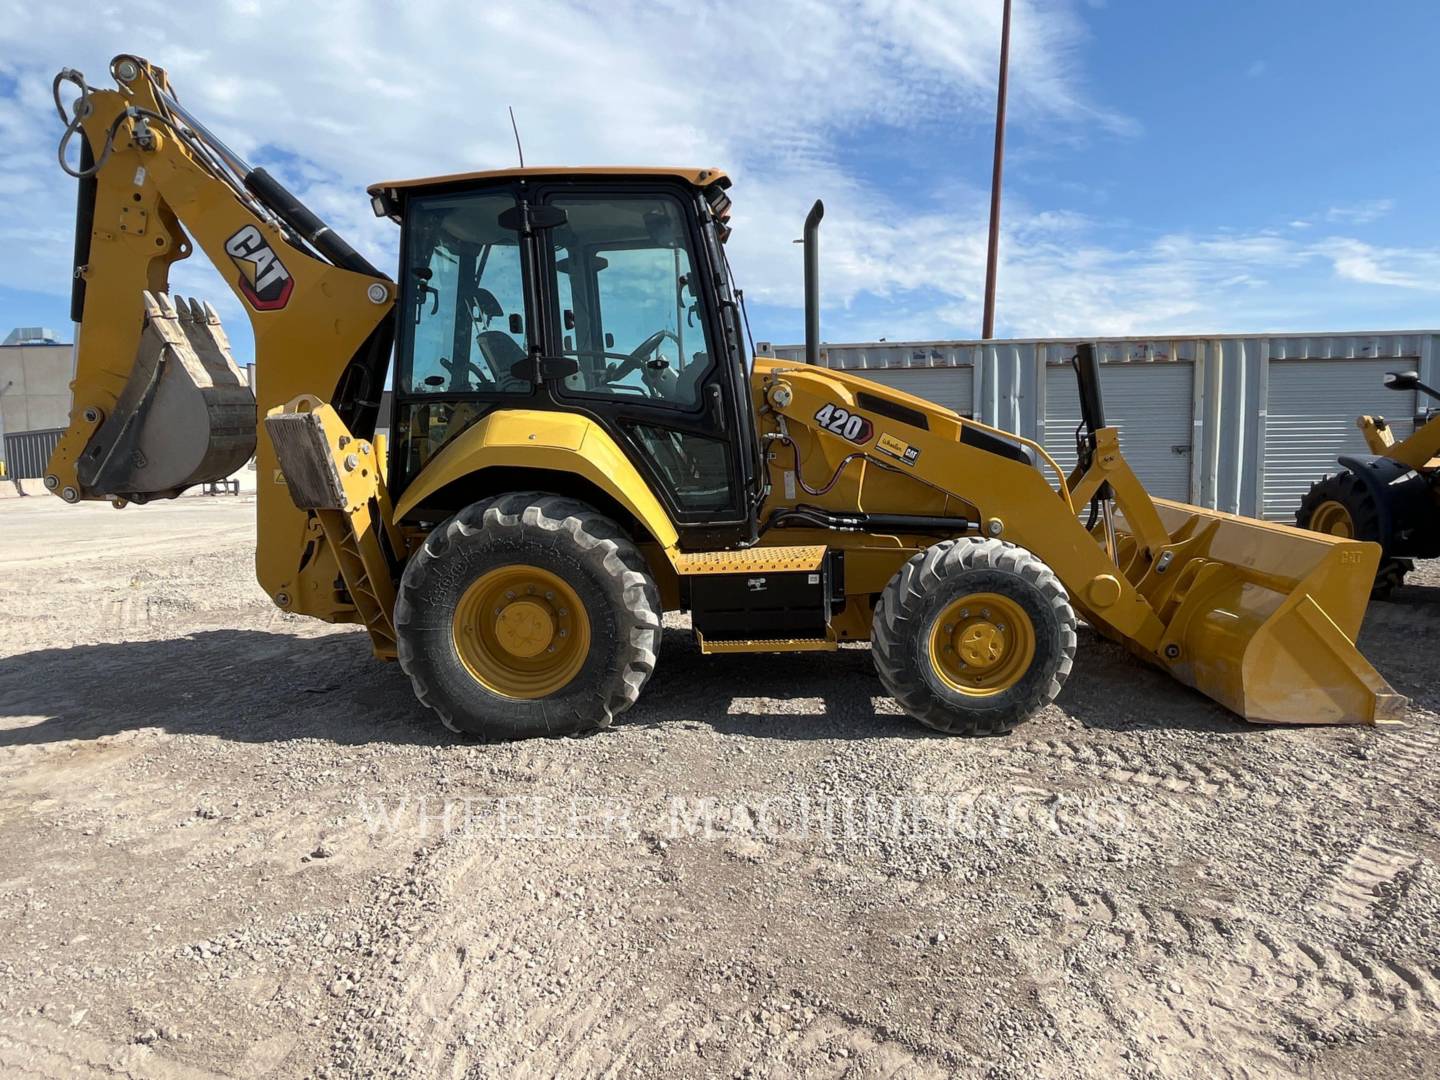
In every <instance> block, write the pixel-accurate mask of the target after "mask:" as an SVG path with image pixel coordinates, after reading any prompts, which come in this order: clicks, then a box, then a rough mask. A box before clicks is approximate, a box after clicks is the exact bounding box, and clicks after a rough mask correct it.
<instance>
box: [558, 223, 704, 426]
mask: <svg viewBox="0 0 1440 1080" xmlns="http://www.w3.org/2000/svg"><path fill="white" fill-rule="evenodd" d="M551 204H552V205H554V206H556V207H558V208H560V209H562V210H564V211H565V223H564V224H563V225H561V226H558V227H556V228H554V229H552V230H550V234H551V236H550V241H549V242H550V244H551V246H552V254H553V267H554V274H555V282H554V295H555V297H556V302H557V306H558V308H559V312H558V314H559V318H560V322H561V325H560V326H559V327H558V329H557V332H556V334H555V339H556V340H557V341H560V342H561V351H562V353H563V355H565V356H567V357H570V358H573V359H574V360H575V362H576V366H577V370H576V371H575V373H574V374H572V375H569V376H567V377H566V378H565V379H564V380H563V383H562V387H563V389H562V393H564V394H566V395H570V396H575V397H586V398H609V399H614V400H625V401H632V402H637V403H642V402H643V403H646V404H655V405H661V406H668V407H672V408H676V409H685V410H694V409H697V408H698V407H699V405H700V386H701V383H702V382H703V381H704V379H705V375H706V373H707V372H708V371H709V370H710V366H711V359H710V358H711V355H712V350H711V347H710V342H709V340H708V338H707V329H706V328H707V326H708V320H707V318H706V312H705V310H704V307H703V301H702V299H701V297H700V292H701V289H700V283H699V281H698V279H697V278H696V275H695V266H696V263H697V260H696V259H695V257H694V252H693V250H692V247H691V241H690V233H689V230H688V228H687V227H686V223H685V215H684V210H683V208H682V206H681V204H680V202H679V200H677V199H674V198H671V197H669V196H666V195H645V196H633V197H627V196H619V195H614V196H603V197H562V198H555V199H552V200H551Z"/></svg>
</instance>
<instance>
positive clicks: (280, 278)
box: [225, 225, 295, 311]
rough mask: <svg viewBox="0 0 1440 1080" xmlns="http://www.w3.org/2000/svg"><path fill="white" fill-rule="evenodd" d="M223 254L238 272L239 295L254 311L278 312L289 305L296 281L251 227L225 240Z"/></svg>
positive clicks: (262, 238)
mask: <svg viewBox="0 0 1440 1080" xmlns="http://www.w3.org/2000/svg"><path fill="white" fill-rule="evenodd" d="M225 251H226V253H227V254H228V255H229V256H230V258H231V259H233V260H234V261H235V265H236V266H238V267H239V268H240V291H241V292H242V293H243V294H244V295H245V299H246V300H248V301H249V302H250V306H251V307H253V308H254V309H255V310H256V311H278V310H280V309H281V308H283V307H284V306H285V305H286V304H287V303H289V302H290V293H291V292H293V291H294V289H295V279H294V278H292V277H291V276H290V271H288V270H286V269H285V264H284V263H282V262H281V261H280V258H279V256H277V255H276V254H275V252H274V250H273V249H272V248H271V247H270V244H269V243H268V242H267V241H266V240H265V238H264V237H263V236H261V235H260V230H259V229H257V228H255V226H254V225H246V226H245V227H244V228H243V229H241V230H240V231H239V232H237V233H236V234H235V235H234V236H232V237H230V239H229V240H226V241H225Z"/></svg>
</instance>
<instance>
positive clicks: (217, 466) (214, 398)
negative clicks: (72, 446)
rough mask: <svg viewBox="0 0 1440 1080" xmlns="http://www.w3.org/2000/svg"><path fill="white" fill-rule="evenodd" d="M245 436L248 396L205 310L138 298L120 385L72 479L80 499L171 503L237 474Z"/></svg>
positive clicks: (192, 303) (250, 450)
mask: <svg viewBox="0 0 1440 1080" xmlns="http://www.w3.org/2000/svg"><path fill="white" fill-rule="evenodd" d="M87 419H89V418H88V417H87ZM255 430H256V427H255V395H254V392H253V391H252V390H251V388H250V387H249V386H248V385H246V382H245V379H244V377H243V376H242V375H241V374H240V370H239V368H237V367H236V366H235V360H234V358H233V357H232V355H231V353H230V342H229V340H228V339H227V338H226V336H225V331H224V329H223V328H222V327H221V325H220V318H219V316H218V315H216V314H215V309H214V308H213V307H211V306H210V305H209V304H205V303H201V302H200V301H198V300H193V299H192V300H189V301H186V300H184V299H182V298H181V297H178V296H177V297H175V298H174V299H173V300H172V299H171V298H170V297H169V296H168V295H166V294H164V293H159V294H154V293H150V292H146V293H145V329H144V332H143V333H142V335H141V337H140V346H139V349H138V350H137V353H136V358H135V363H134V366H133V367H132V369H131V371H130V376H129V379H128V381H127V382H126V384H125V387H124V389H123V390H122V391H121V393H120V395H119V397H118V398H117V399H116V402H115V406H114V408H113V409H112V410H111V411H110V413H109V415H106V416H104V417H103V420H102V421H101V422H100V424H99V427H98V428H97V429H96V430H95V432H94V434H93V435H91V437H90V440H89V441H88V442H87V443H86V445H85V449H84V451H83V452H82V454H81V455H80V458H79V460H78V461H77V462H76V468H75V474H76V477H77V479H78V480H79V481H80V484H81V486H82V488H83V492H84V495H85V496H86V497H90V498H95V497H123V498H127V499H130V500H133V501H135V502H145V501H147V500H148V499H151V498H162V497H168V496H173V495H178V494H179V493H180V492H181V491H183V490H184V489H185V488H187V487H190V486H192V485H194V484H201V483H205V482H207V481H211V480H220V479H222V478H224V477H226V476H229V475H230V474H231V473H233V472H235V471H236V470H237V469H239V468H241V467H242V466H243V465H244V464H245V462H247V461H248V460H249V459H250V458H251V457H252V456H253V455H254V453H255ZM67 497H68V496H67Z"/></svg>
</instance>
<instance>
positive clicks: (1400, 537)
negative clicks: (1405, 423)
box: [1340, 454, 1435, 557]
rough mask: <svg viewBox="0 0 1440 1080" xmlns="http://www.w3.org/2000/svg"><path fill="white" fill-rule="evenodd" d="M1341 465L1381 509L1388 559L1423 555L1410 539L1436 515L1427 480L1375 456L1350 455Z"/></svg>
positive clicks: (1404, 466) (1382, 538) (1382, 539)
mask: <svg viewBox="0 0 1440 1080" xmlns="http://www.w3.org/2000/svg"><path fill="white" fill-rule="evenodd" d="M1340 464H1341V465H1343V466H1344V467H1345V468H1347V469H1349V470H1350V471H1351V472H1352V473H1354V474H1355V476H1357V477H1358V478H1359V479H1360V482H1361V483H1363V484H1364V485H1365V487H1366V488H1367V489H1368V490H1369V492H1370V494H1371V496H1372V497H1373V498H1374V499H1375V505H1376V506H1377V507H1379V509H1380V535H1379V536H1377V537H1376V538H1375V539H1376V540H1378V541H1379V543H1380V546H1381V547H1383V548H1384V549H1385V551H1386V553H1387V554H1389V555H1402V556H1403V555H1421V556H1422V557H1423V556H1424V554H1425V552H1422V551H1418V550H1412V548H1413V547H1414V545H1413V544H1412V543H1411V540H1412V539H1418V538H1413V537H1411V536H1408V535H1407V534H1408V533H1411V532H1412V531H1413V530H1415V527H1416V526H1417V525H1424V524H1426V523H1427V522H1426V519H1427V518H1429V517H1430V516H1431V515H1433V514H1434V513H1435V502H1434V497H1433V496H1432V495H1431V493H1430V485H1429V484H1428V483H1427V482H1426V480H1425V477H1423V476H1421V475H1420V474H1419V473H1418V472H1416V471H1415V470H1414V469H1412V468H1411V467H1410V466H1409V465H1407V464H1405V463H1404V462H1403V461H1396V460H1395V459H1394V458H1391V457H1381V456H1378V455H1374V454H1347V455H1345V456H1344V457H1342V458H1340Z"/></svg>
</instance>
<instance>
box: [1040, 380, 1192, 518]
mask: <svg viewBox="0 0 1440 1080" xmlns="http://www.w3.org/2000/svg"><path fill="white" fill-rule="evenodd" d="M1194 385H1195V365H1194V364H1191V363H1188V362H1173V363H1147V364H1101V365H1100V391H1101V394H1102V396H1103V398H1104V402H1105V422H1106V423H1107V424H1109V425H1111V426H1112V427H1116V428H1119V429H1120V450H1121V452H1122V453H1123V454H1124V455H1125V460H1126V461H1127V462H1129V464H1130V467H1131V468H1132V469H1134V470H1135V475H1137V476H1138V477H1140V479H1141V481H1142V482H1144V484H1145V488H1146V490H1147V491H1149V492H1150V494H1151V495H1155V496H1158V497H1160V498H1164V499H1180V500H1182V501H1188V500H1189V498H1190V454H1191V445H1190V443H1191V439H1192V437H1193V435H1192V433H1193V403H1192V401H1191V396H1192V393H1193V390H1194ZM1079 424H1080V390H1079V387H1078V385H1077V384H1076V381H1075V369H1074V368H1072V367H1070V365H1068V364H1065V365H1058V364H1051V365H1047V366H1046V368H1045V449H1046V450H1047V451H1048V452H1049V453H1050V455H1051V456H1052V457H1053V458H1054V459H1055V460H1056V462H1058V463H1059V465H1060V467H1061V468H1062V469H1065V470H1066V471H1067V472H1068V471H1069V470H1070V469H1072V468H1074V466H1075V429H1076V428H1077V427H1078V426H1079Z"/></svg>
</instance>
